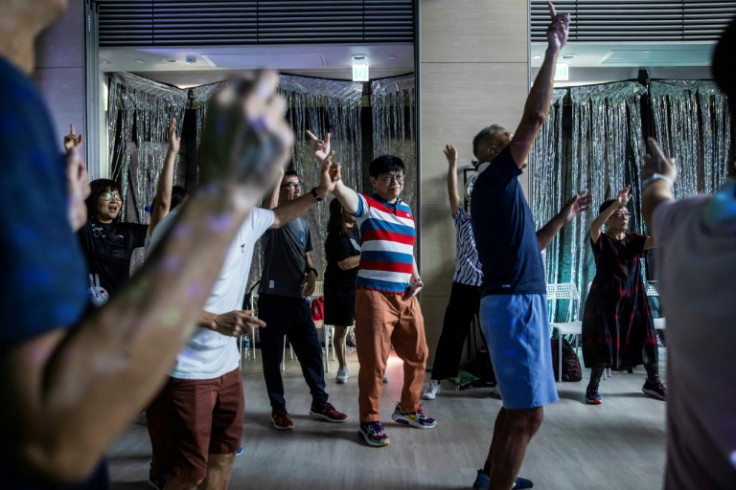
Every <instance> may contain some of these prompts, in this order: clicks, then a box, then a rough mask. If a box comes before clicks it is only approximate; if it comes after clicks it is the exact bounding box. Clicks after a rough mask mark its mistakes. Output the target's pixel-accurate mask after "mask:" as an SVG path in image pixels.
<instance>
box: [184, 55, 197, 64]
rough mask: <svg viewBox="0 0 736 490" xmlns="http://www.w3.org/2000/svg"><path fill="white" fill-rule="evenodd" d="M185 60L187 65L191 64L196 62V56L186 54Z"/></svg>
mask: <svg viewBox="0 0 736 490" xmlns="http://www.w3.org/2000/svg"><path fill="white" fill-rule="evenodd" d="M186 61H187V65H193V64H195V63H196V62H197V57H196V56H194V55H193V54H188V55H187V59H186Z"/></svg>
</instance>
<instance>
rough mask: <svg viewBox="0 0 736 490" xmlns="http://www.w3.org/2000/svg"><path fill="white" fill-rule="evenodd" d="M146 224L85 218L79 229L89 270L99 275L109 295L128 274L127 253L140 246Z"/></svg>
mask: <svg viewBox="0 0 736 490" xmlns="http://www.w3.org/2000/svg"><path fill="white" fill-rule="evenodd" d="M147 230H148V225H139V224H136V223H107V224H105V223H95V222H93V221H91V220H90V221H88V222H87V224H85V225H84V226H83V227H82V228H81V229H80V230H79V232H77V236H78V237H79V243H80V244H81V245H82V250H84V257H85V258H86V259H87V266H88V267H89V270H90V272H92V273H93V274H99V275H100V285H101V286H102V287H103V288H105V289H106V290H107V292H108V293H110V296H112V295H113V294H114V293H115V292H116V291H117V290H118V289H120V287H121V286H122V285H123V284H125V282H127V280H128V278H129V277H130V256H131V255H132V254H133V250H134V249H136V248H138V247H142V246H143V245H144V243H145V240H146V231H147Z"/></svg>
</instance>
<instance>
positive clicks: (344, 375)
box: [335, 366, 350, 384]
mask: <svg viewBox="0 0 736 490" xmlns="http://www.w3.org/2000/svg"><path fill="white" fill-rule="evenodd" d="M349 375H350V373H349V372H348V367H347V366H340V367H339V368H338V369H337V377H336V378H335V382H337V384H344V383H346V382H347V380H348V377H349Z"/></svg>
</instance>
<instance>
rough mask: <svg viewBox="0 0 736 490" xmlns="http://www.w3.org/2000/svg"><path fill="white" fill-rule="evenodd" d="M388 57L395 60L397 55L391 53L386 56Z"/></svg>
mask: <svg viewBox="0 0 736 490" xmlns="http://www.w3.org/2000/svg"><path fill="white" fill-rule="evenodd" d="M386 59H387V60H395V59H396V55H395V54H390V55H388V56H386Z"/></svg>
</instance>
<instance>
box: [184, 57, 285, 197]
mask: <svg viewBox="0 0 736 490" xmlns="http://www.w3.org/2000/svg"><path fill="white" fill-rule="evenodd" d="M278 80H279V78H278V75H277V74H276V73H275V72H273V71H263V72H260V73H259V74H258V76H257V78H256V80H255V81H249V80H246V79H236V80H232V81H231V82H230V83H228V84H227V85H226V86H225V87H224V88H223V89H222V90H220V92H218V93H217V94H216V95H215V96H214V97H212V99H211V100H210V103H209V107H208V110H207V119H206V121H205V127H204V130H203V132H202V144H201V145H200V150H199V151H198V152H197V154H198V155H199V156H200V162H199V163H200V169H201V176H202V181H203V182H213V181H216V182H220V183H221V184H222V185H226V186H232V185H235V186H239V187H240V188H241V190H243V191H244V192H243V193H242V197H243V198H244V200H243V201H242V204H244V205H246V206H250V205H253V204H254V203H257V202H259V201H260V199H261V198H262V197H263V195H264V194H265V192H266V191H267V190H268V189H270V188H271V186H272V185H273V183H274V179H275V177H276V175H277V173H278V169H279V168H280V167H283V166H284V164H285V163H286V162H287V160H288V158H289V156H290V153H291V147H292V144H293V142H294V133H293V132H292V130H291V128H290V127H289V125H288V124H287V122H286V120H285V119H284V114H285V112H286V103H285V102H284V99H283V98H282V97H281V96H279V95H278V94H277V93H276V87H277V86H278Z"/></svg>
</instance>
